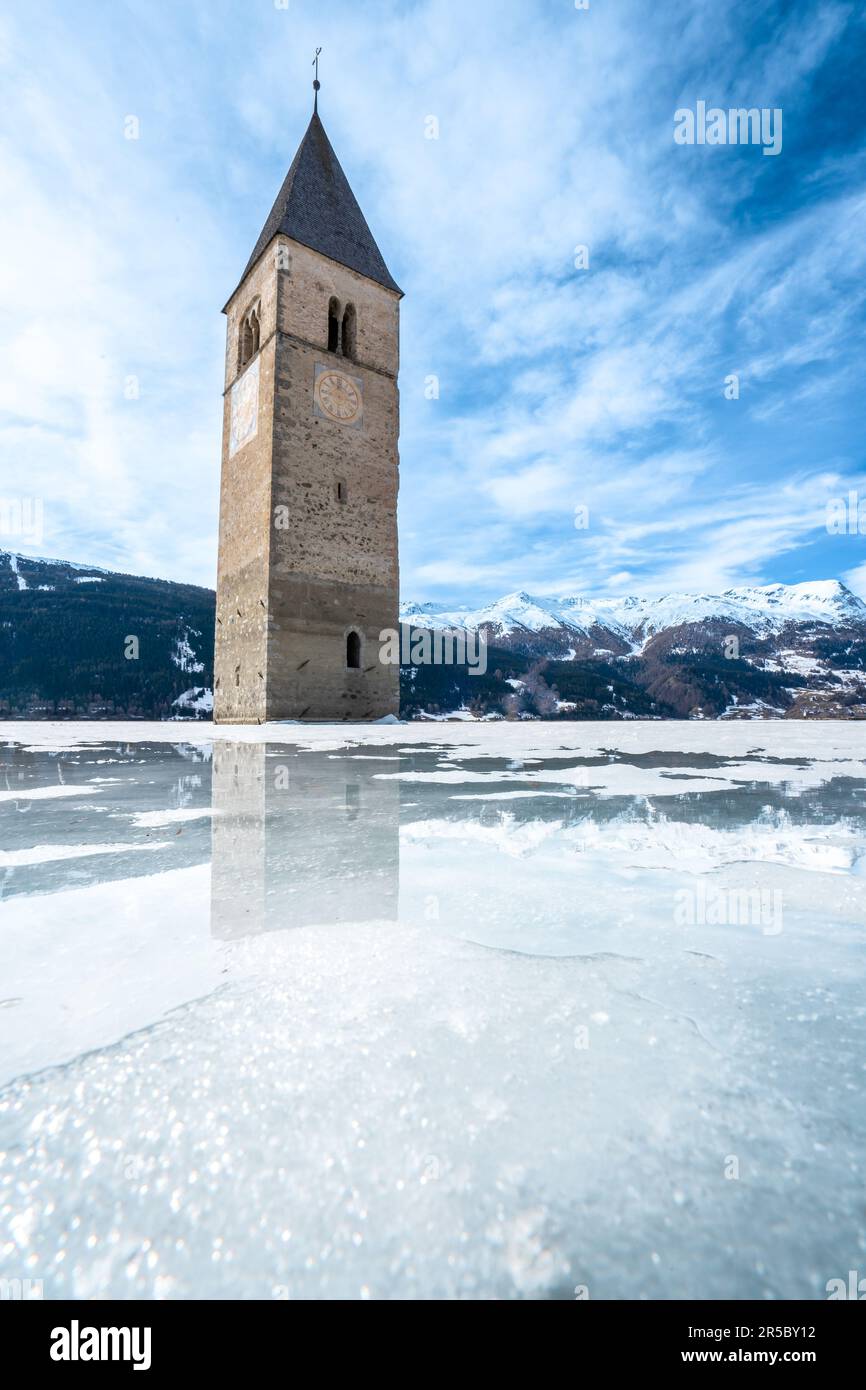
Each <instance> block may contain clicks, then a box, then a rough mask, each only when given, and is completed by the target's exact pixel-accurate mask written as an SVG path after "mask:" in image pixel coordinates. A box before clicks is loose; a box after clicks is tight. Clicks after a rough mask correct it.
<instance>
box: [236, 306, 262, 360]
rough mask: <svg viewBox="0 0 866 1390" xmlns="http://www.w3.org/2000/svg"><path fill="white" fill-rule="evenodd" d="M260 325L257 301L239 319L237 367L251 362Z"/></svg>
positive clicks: (256, 346) (258, 336)
mask: <svg viewBox="0 0 866 1390" xmlns="http://www.w3.org/2000/svg"><path fill="white" fill-rule="evenodd" d="M260 337H261V327H260V324H259V301H258V300H256V302H255V304H251V305H250V307H249V309H247V311H246V313H245V314H244V316H243V318H242V319H241V326H240V331H239V333H238V368H241V367H245V366H246V365H247V363H248V362H252V360H253V358H254V357H255V355H256V353H257V352H258V350H259V339H260Z"/></svg>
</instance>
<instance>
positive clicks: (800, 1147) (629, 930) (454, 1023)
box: [0, 724, 866, 1298]
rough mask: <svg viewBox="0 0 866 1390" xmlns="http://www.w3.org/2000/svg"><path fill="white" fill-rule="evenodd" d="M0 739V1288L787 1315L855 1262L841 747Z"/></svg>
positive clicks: (517, 740)
mask: <svg viewBox="0 0 866 1390" xmlns="http://www.w3.org/2000/svg"><path fill="white" fill-rule="evenodd" d="M4 732H5V737H6V740H7V741H6V743H5V746H3V747H2V748H0V826H2V838H0V885H2V901H0V1066H2V1074H0V1077H2V1081H3V1082H4V1083H5V1087H4V1089H3V1090H2V1092H0V1153H2V1157H0V1277H4V1278H27V1277H30V1278H41V1279H42V1280H43V1281H44V1288H45V1296H46V1297H49V1298H50V1297H64V1296H73V1297H84V1298H87V1297H94V1296H111V1297H224V1298H237V1297H265V1298H272V1297H286V1298H310V1297H312V1298H316V1297H323V1296H324V1297H348V1298H361V1297H370V1298H383V1297H393V1296H398V1297H400V1296H402V1297H450V1296H458V1297H469V1298H478V1297H485V1298H489V1297H494V1298H511V1297H542V1298H572V1297H574V1295H575V1289H576V1288H581V1289H582V1288H583V1287H585V1288H586V1289H588V1292H589V1295H590V1297H592V1298H606V1297H615V1298H633V1297H648V1298H654V1297H663V1298H684V1297H699V1298H701V1297H705V1298H710V1297H722V1298H750V1297H756V1298H762V1297H766V1298H792V1297H807V1298H822V1297H826V1293H825V1286H826V1283H827V1281H828V1280H829V1279H831V1278H836V1277H843V1278H844V1277H846V1276H847V1271H848V1270H849V1269H858V1268H860V1269H861V1270H862V1268H863V1265H864V1261H866V1213H864V1201H863V1190H864V1171H863V1170H864V1130H866V1109H864V1103H863V1085H864V1079H866V1072H864V1068H866V994H864V988H863V985H864V956H863V945H864V937H866V873H864V870H866V764H864V761H863V758H864V752H866V748H864V744H866V739H864V734H863V731H862V729H858V728H857V726H856V725H828V724H820V725H817V724H816V725H799V726H795V727H792V726H790V725H787V724H771V725H764V724H748V725H746V724H743V725H739V726H731V725H728V726H725V727H724V728H722V727H721V726H719V725H694V724H688V725H683V724H676V725H658V724H634V725H624V726H623V725H620V726H614V725H610V724H606V725H561V724H556V725H551V724H548V725H539V724H534V725H529V726H527V725H508V726H503V725H493V726H477V725H476V726H444V727H443V726H441V725H439V726H436V727H435V729H430V728H427V727H424V726H420V727H419V726H417V725H411V726H402V727H400V728H372V729H357V728H352V729H350V730H346V729H337V728H326V727H324V726H323V727H317V728H313V729H306V728H305V729H300V728H298V727H296V726H285V727H271V728H268V729H266V730H264V731H261V730H243V731H231V730H226V729H221V730H217V731H213V730H211V729H210V727H209V726H203V725H199V726H195V727H189V728H184V729H182V730H180V729H177V728H173V729H172V728H171V727H168V728H167V727H166V726H137V727H136V726H110V725H91V726H81V725H54V726H51V725H45V724H42V725H31V726H24V725H7V726H5V727H4ZM12 740H15V742H14V743H13V742H12ZM181 740H186V741H181Z"/></svg>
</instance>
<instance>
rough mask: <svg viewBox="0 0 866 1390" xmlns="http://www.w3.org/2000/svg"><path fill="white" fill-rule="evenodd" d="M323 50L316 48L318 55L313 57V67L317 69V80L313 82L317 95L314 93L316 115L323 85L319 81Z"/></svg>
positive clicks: (314, 111)
mask: <svg viewBox="0 0 866 1390" xmlns="http://www.w3.org/2000/svg"><path fill="white" fill-rule="evenodd" d="M321 51H322V50H321V48H317V49H316V56H315V58H314V59H313V67H314V68H315V69H316V76H315V80H314V82H313V92H314V93H315V95H314V97H313V114H314V115H315V113H316V112H317V111H318V109H319V88H320V87H321V85H322V84H321V82H320V81H319V54H320V53H321Z"/></svg>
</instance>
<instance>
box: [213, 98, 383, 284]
mask: <svg viewBox="0 0 866 1390" xmlns="http://www.w3.org/2000/svg"><path fill="white" fill-rule="evenodd" d="M278 232H282V233H283V234H284V235H285V236H288V237H291V238H292V240H293V241H299V242H301V244H302V245H303V246H309V247H311V248H312V250H313V251H319V252H321V254H322V255H323V256H330V258H331V260H333V261H339V263H340V265H346V266H348V267H349V269H350V270H356V271H357V272H358V274H359V275H366V276H367V278H368V279H370V280H375V281H376V283H377V284H379V285H385V286H386V287H387V288H388V289H389V290H396V291H397V293H398V294H402V293H403V291H402V290H401V289H400V287H399V285H398V284H397V283H396V281H395V280H394V279H392V277H391V275H390V273H389V271H388V267H387V266H386V265H385V262H384V261H383V259H382V253H381V251H380V250H379V248H378V246H377V245H376V243H375V241H374V240H373V233H372V232H371V231H370V228H369V227H368V226H367V223H366V220H365V218H364V214H363V213H362V211H361V209H360V208H359V206H358V203H357V200H356V198H355V195H354V193H353V192H352V190H351V188H350V187H349V180H348V179H347V178H346V175H345V174H344V173H343V171H342V169H341V168H340V162H339V160H338V159H337V156H336V155H335V154H334V151H333V149H332V147H331V142H330V140H329V139H328V137H327V135H326V134H325V127H324V126H323V125H322V122H321V121H320V119H319V114H318V111H314V112H313V118H312V120H311V121H310V124H309V126H308V127H307V133H306V135H305V136H304V138H303V140H302V141H301V144H300V147H299V149H298V153H297V154H296V155H295V157H294V159H293V160H292V167H291V168H290V169H289V172H288V173H287V174H286V177H285V180H284V182H283V186H282V188H281V189H280V191H279V193H278V194H277V200H276V202H275V203H274V206H273V207H272V208H271V212H270V216H269V217H268V220H267V222H266V223H265V225H264V227H263V228H262V234H261V236H260V237H259V239H258V241H257V242H256V244H255V247H254V249H253V254H252V255H251V256H250V258H249V260H248V261H247V266H246V270H245V271H244V275H243V276H241V279H243V278H244V276H245V275H246V274H247V273H248V272H249V270H250V269H251V268H252V266H253V265H255V263H256V261H257V260H258V259H259V256H261V254H262V252H263V251H264V250H265V249H266V248H267V246H268V245H269V243H270V242H271V241H272V240H273V238H274V237H275V236H276V235H277V233H278Z"/></svg>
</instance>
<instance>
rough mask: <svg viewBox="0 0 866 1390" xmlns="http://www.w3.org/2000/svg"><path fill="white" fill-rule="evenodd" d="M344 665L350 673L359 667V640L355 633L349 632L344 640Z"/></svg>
mask: <svg viewBox="0 0 866 1390" xmlns="http://www.w3.org/2000/svg"><path fill="white" fill-rule="evenodd" d="M346 665H347V666H348V667H349V670H350V671H358V670H360V667H361V638H360V636H359V635H358V633H357V632H350V633H349V635H348V637H347V638H346Z"/></svg>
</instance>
